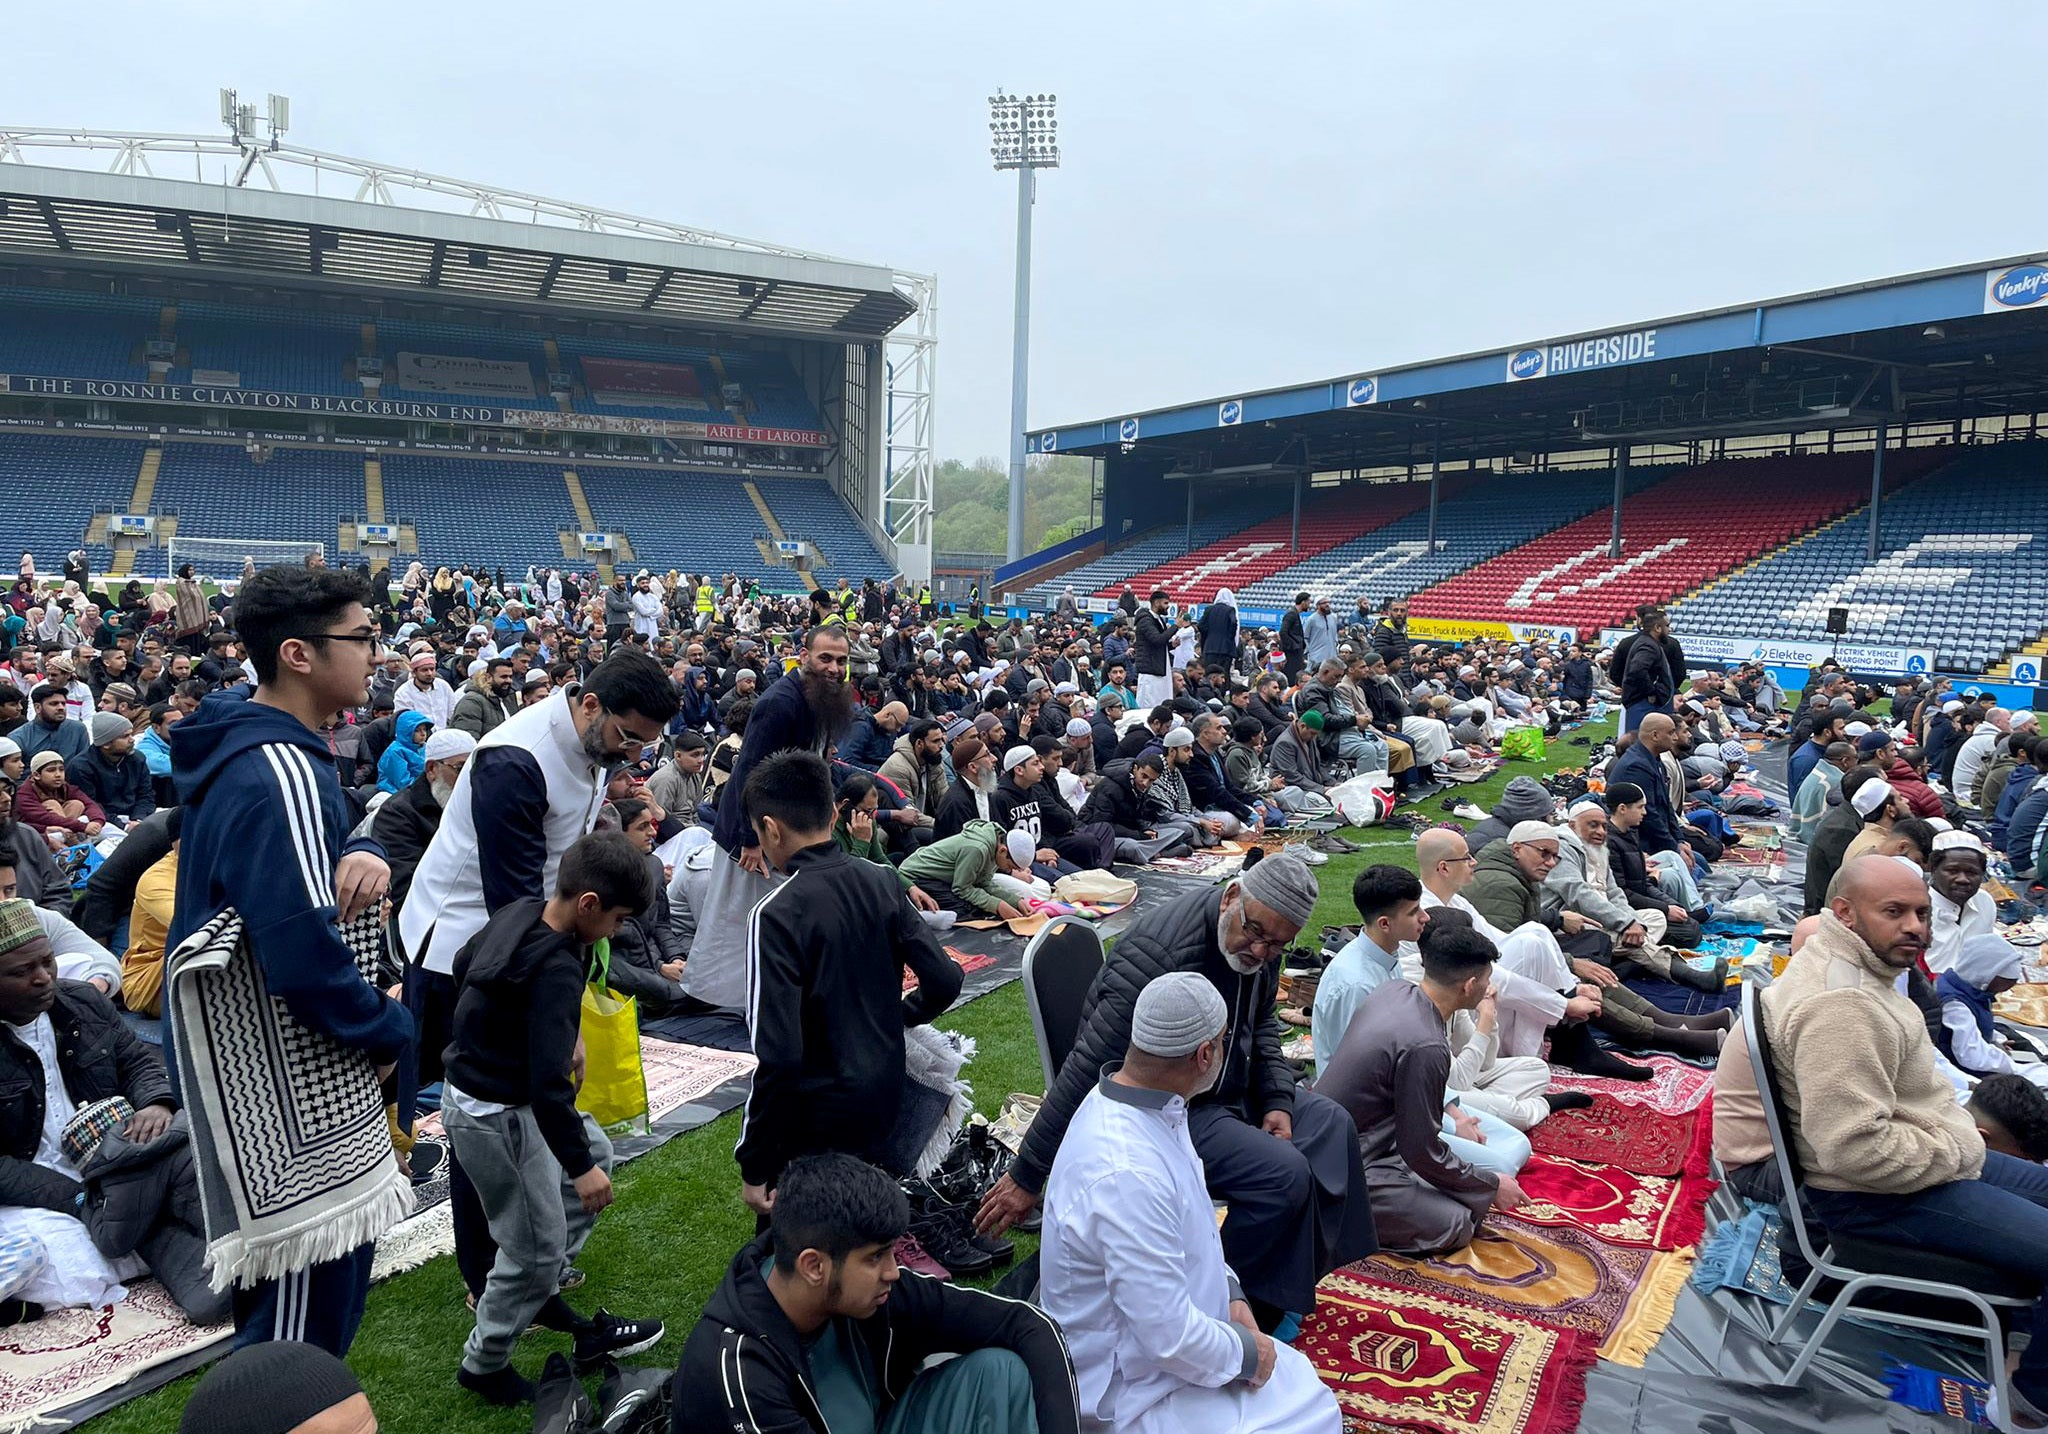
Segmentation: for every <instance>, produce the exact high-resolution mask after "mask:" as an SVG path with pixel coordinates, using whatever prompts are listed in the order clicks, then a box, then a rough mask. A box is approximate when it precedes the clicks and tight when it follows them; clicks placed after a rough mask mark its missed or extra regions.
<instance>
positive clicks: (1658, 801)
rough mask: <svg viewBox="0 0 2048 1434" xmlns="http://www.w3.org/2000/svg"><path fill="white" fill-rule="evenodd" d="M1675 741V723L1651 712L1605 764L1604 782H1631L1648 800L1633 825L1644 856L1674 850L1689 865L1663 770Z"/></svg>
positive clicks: (1689, 854) (1688, 851) (1688, 853)
mask: <svg viewBox="0 0 2048 1434" xmlns="http://www.w3.org/2000/svg"><path fill="white" fill-rule="evenodd" d="M1677 744H1678V724H1677V723H1676V722H1674V721H1672V720H1671V718H1670V717H1669V716H1668V715H1666V714H1665V713H1662V712H1652V713H1650V714H1649V715H1648V716H1647V717H1645V718H1643V720H1642V725H1641V726H1639V727H1637V728H1636V740H1635V741H1634V742H1632V743H1631V744H1630V745H1629V747H1628V749H1627V750H1626V751H1624V752H1623V753H1622V754H1621V755H1620V756H1618V757H1616V758H1615V759H1614V761H1613V762H1611V763H1610V764H1609V765H1608V768H1607V782H1608V785H1609V786H1612V785H1613V784H1614V783H1616V782H1632V783H1634V784H1635V785H1636V786H1638V787H1641V788H1642V789H1643V795H1644V796H1645V797H1647V798H1648V799H1649V810H1648V811H1646V812H1645V813H1644V814H1643V820H1642V824H1641V825H1640V826H1638V827H1637V828H1636V843H1637V845H1639V846H1640V847H1641V848H1642V849H1643V855H1644V856H1646V857H1648V856H1661V855H1663V854H1664V853H1666V852H1677V853H1678V854H1679V855H1680V856H1681V857H1682V858H1683V859H1684V861H1685V862H1686V864H1688V865H1689V864H1690V863H1691V861H1692V848H1691V847H1690V846H1688V845H1687V844H1686V840H1685V830H1684V822H1683V821H1682V820H1681V819H1680V816H1679V813H1678V810H1677V809H1676V808H1675V807H1673V806H1672V805H1671V778H1670V775H1669V774H1668V773H1667V772H1666V771H1665V770H1664V754H1665V753H1666V752H1668V751H1670V750H1671V749H1672V748H1673V747H1674V746H1676V745H1677Z"/></svg>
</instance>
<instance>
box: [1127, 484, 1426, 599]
mask: <svg viewBox="0 0 2048 1434" xmlns="http://www.w3.org/2000/svg"><path fill="white" fill-rule="evenodd" d="M1428 506H1429V485H1428V484H1427V483H1369V484H1347V485H1345V486H1343V487H1341V488H1323V489H1317V490H1315V491H1312V492H1310V493H1309V494H1308V495H1307V496H1306V497H1305V498H1304V499H1303V501H1302V505H1301V535H1300V542H1299V545H1298V546H1297V545H1296V544H1295V541H1294V536H1295V535H1294V513H1293V511H1292V508H1291V507H1290V509H1289V511H1288V512H1285V513H1282V514H1280V515H1279V516H1277V517H1272V518H1268V519H1266V521H1265V522H1263V523H1257V524H1254V525H1253V526H1252V527H1250V528H1247V529H1245V530H1244V531H1243V532H1242V533H1236V534H1233V535H1232V536H1230V537H1228V538H1224V539H1222V540H1220V541H1218V542H1214V543H1210V544H1209V545H1207V546H1206V547H1202V548H1198V549H1196V550H1195V551H1194V552H1191V553H1189V554H1188V555H1187V556H1185V557H1182V558H1176V559H1174V560H1173V561H1172V562H1170V563H1162V564H1160V565H1159V566H1157V567H1154V568H1148V569H1146V570H1145V571H1144V572H1142V573H1138V574H1136V575H1135V576H1134V577H1132V578H1131V579H1130V583H1131V586H1132V587H1133V588H1135V589H1137V590H1138V591H1139V592H1149V591H1150V590H1151V589H1153V588H1155V587H1163V588H1165V589H1166V590H1167V591H1168V592H1170V593H1172V594H1173V595H1174V598H1175V599H1176V600H1177V601H1180V602H1208V601H1209V600H1210V599H1211V598H1213V597H1215V596H1216V591H1217V589H1219V588H1231V589H1235V590H1242V589H1243V588H1245V587H1247V586H1249V585H1250V584H1252V583H1255V582H1257V581H1258V580H1259V579H1260V578H1264V577H1270V576H1271V575H1272V574H1274V573H1276V572H1278V571H1280V569H1282V568H1284V567H1287V566H1289V565H1290V564H1293V563H1296V562H1297V561H1298V560H1299V559H1300V558H1301V557H1302V556H1303V555H1305V554H1319V553H1323V552H1326V551H1328V550H1329V549H1331V548H1335V547H1337V546H1339V545H1340V544H1342V543H1345V542H1348V541H1349V540H1351V539H1352V538H1355V537H1357V536H1358V535H1359V534H1361V533H1368V532H1372V531H1375V530H1377V529H1379V528H1382V527H1384V526H1386V525H1387V524H1388V523H1392V522H1394V521H1396V520H1398V519H1400V518H1403V517H1405V516H1407V515H1408V514H1410V513H1412V512H1414V511H1415V510H1416V509H1417V508H1427V507H1428ZM1122 590H1123V589H1122V585H1121V584H1118V585H1117V587H1116V588H1114V589H1112V590H1111V591H1110V592H1109V594H1108V595H1109V596H1115V595H1116V594H1117V593H1119V592H1121V591H1122Z"/></svg>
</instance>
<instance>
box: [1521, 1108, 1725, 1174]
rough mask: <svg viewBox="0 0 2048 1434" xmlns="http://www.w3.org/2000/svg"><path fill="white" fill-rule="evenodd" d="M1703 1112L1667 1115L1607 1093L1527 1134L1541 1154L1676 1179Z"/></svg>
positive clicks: (1543, 1122)
mask: <svg viewBox="0 0 2048 1434" xmlns="http://www.w3.org/2000/svg"><path fill="white" fill-rule="evenodd" d="M1698 1123H1699V1112H1698V1111H1696V1110H1694V1111H1687V1112H1685V1113H1684V1114H1682V1115H1665V1114H1663V1113H1662V1112H1660V1111H1656V1110H1652V1109H1651V1108H1650V1107H1648V1106H1646V1105H1629V1104H1626V1103H1624V1102H1622V1101H1619V1100H1616V1099H1615V1098H1614V1097H1613V1096H1611V1095H1607V1094H1604V1093H1603V1094H1601V1095H1596V1096H1594V1097H1593V1104H1592V1105H1591V1106H1589V1107H1587V1108H1586V1109H1584V1110H1560V1111H1558V1112H1557V1113H1556V1114H1554V1115H1550V1116H1546V1117H1545V1118H1544V1119H1543V1120H1542V1121H1541V1122H1539V1123H1538V1124H1537V1126H1536V1127H1535V1129H1533V1130H1531V1131H1530V1132H1529V1144H1530V1145H1532V1146H1534V1147H1535V1150H1536V1153H1537V1154H1538V1155H1550V1156H1555V1157H1557V1158H1559V1159H1562V1160H1582V1161H1587V1162H1590V1163H1593V1164H1602V1165H1617V1166H1620V1167H1621V1168H1622V1169H1623V1170H1632V1171H1634V1172H1635V1173H1636V1174H1638V1175H1677V1174H1679V1173H1681V1172H1682V1171H1683V1170H1684V1169H1685V1159H1686V1155H1687V1153H1688V1152H1689V1151H1690V1150H1691V1148H1692V1142H1693V1130H1694V1127H1695V1126H1697V1125H1698Z"/></svg>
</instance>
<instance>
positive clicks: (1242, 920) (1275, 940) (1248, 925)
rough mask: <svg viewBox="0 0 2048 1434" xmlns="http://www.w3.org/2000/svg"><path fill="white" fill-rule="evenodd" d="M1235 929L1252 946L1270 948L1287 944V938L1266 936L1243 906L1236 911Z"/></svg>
mask: <svg viewBox="0 0 2048 1434" xmlns="http://www.w3.org/2000/svg"><path fill="white" fill-rule="evenodd" d="M1237 927H1238V930H1240V931H1242V932H1243V933H1244V934H1245V938H1246V939H1247V940H1248V941H1249V942H1250V943H1251V944H1252V945H1254V946H1265V947H1268V948H1270V947H1274V946H1285V945H1286V944H1287V938H1286V937H1284V936H1271V935H1268V934H1267V932H1266V929H1265V928H1264V927H1262V926H1260V925H1259V923H1258V922H1256V921H1254V920H1252V918H1251V915H1250V914H1249V913H1248V912H1246V911H1245V909H1244V907H1243V906H1239V907H1238V909H1237Z"/></svg>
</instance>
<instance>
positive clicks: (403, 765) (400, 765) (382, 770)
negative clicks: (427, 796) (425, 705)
mask: <svg viewBox="0 0 2048 1434" xmlns="http://www.w3.org/2000/svg"><path fill="white" fill-rule="evenodd" d="M433 725H434V724H433V719H432V718H430V717H428V716H427V714H426V713H424V712H413V711H405V712H401V713H399V714H398V720H397V722H396V723H394V724H393V734H392V738H391V745H390V746H388V747H386V748H385V749H384V755H383V756H381V757H379V758H378V759H377V790H378V791H380V792H393V793H396V792H402V791H404V790H405V789H406V788H407V787H409V786H411V785H412V784H413V782H414V781H415V780H417V779H418V777H419V774H420V773H421V772H424V771H425V770H426V769H427V753H426V745H425V744H424V743H421V742H415V741H413V734H414V733H415V732H417V731H419V729H420V728H422V727H431V726H433Z"/></svg>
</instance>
